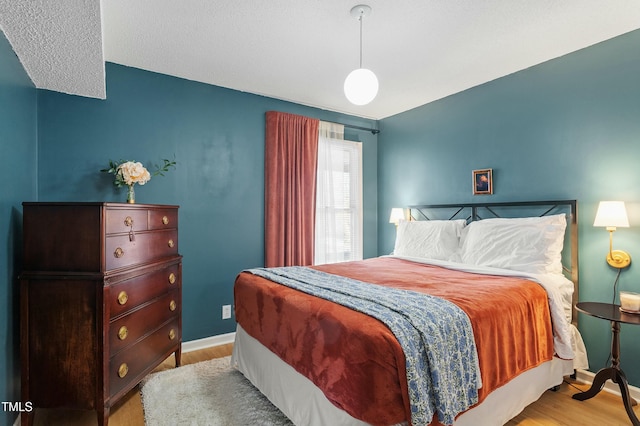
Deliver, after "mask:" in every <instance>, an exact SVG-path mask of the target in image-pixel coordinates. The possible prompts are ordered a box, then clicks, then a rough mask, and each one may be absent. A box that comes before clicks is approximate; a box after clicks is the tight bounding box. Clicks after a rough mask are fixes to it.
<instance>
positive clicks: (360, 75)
mask: <svg viewBox="0 0 640 426" xmlns="http://www.w3.org/2000/svg"><path fill="white" fill-rule="evenodd" d="M344 94H345V96H346V97H347V99H349V102H351V103H352V104H354V105H366V104H368V103H369V102H371V101H372V100H373V99H374V98H375V97H376V95H377V94H378V77H376V75H375V74H374V73H373V71H371V70H368V69H366V68H358V69H356V70H353V71H351V73H349V75H348V76H347V78H346V79H345V80H344Z"/></svg>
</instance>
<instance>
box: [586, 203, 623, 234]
mask: <svg viewBox="0 0 640 426" xmlns="http://www.w3.org/2000/svg"><path fill="white" fill-rule="evenodd" d="M593 226H606V227H608V228H616V227H621V228H628V227H629V218H628V217H627V209H626V208H625V206H624V201H600V204H599V205H598V211H597V212H596V219H595V221H594V222H593Z"/></svg>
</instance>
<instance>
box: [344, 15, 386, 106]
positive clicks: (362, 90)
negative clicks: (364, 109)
mask: <svg viewBox="0 0 640 426" xmlns="http://www.w3.org/2000/svg"><path fill="white" fill-rule="evenodd" d="M370 14H371V7H369V6H367V5H366V4H359V5H358V6H354V7H353V8H352V9H351V16H352V17H354V18H356V19H357V20H358V21H360V68H358V69H356V70H353V71H351V73H350V74H349V75H348V76H347V78H346V79H345V80H344V94H345V96H346V97H347V99H348V100H349V102H351V103H352V104H354V105H366V104H368V103H369V102H371V101H372V100H373V99H374V98H375V97H376V95H377V94H378V78H377V77H376V75H375V74H374V73H373V71H371V70H369V69H367V68H362V19H363V18H364V17H365V16H369V15H370Z"/></svg>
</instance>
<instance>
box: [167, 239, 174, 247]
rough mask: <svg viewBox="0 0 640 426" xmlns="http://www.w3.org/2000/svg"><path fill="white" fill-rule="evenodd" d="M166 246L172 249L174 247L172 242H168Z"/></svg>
mask: <svg viewBox="0 0 640 426" xmlns="http://www.w3.org/2000/svg"><path fill="white" fill-rule="evenodd" d="M167 245H168V246H169V247H171V248H173V246H174V242H173V240H169V241H168V242H167Z"/></svg>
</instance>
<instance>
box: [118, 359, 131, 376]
mask: <svg viewBox="0 0 640 426" xmlns="http://www.w3.org/2000/svg"><path fill="white" fill-rule="evenodd" d="M128 372H129V366H128V365H127V363H126V362H123V363H122V364H120V368H118V377H120V378H121V379H122V378H124V376H126V375H127V373H128Z"/></svg>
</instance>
